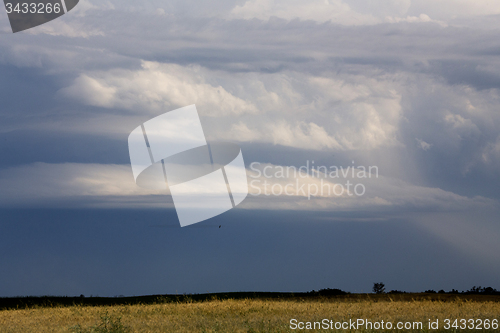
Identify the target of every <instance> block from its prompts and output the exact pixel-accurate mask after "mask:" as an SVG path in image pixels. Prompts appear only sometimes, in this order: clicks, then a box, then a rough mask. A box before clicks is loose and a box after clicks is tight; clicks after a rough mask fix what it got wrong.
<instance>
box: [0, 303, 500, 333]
mask: <svg viewBox="0 0 500 333" xmlns="http://www.w3.org/2000/svg"><path fill="white" fill-rule="evenodd" d="M105 312H108V315H109V316H110V317H114V318H117V317H121V318H122V319H121V321H122V323H123V324H124V325H126V326H128V327H129V328H130V330H131V332H300V330H292V329H290V324H289V322H290V319H292V318H296V319H297V320H299V321H304V322H306V321H321V320H322V319H324V318H327V319H330V320H334V321H349V319H353V320H355V319H358V318H362V319H369V320H372V321H381V320H384V322H387V321H392V322H394V323H395V322H398V321H412V322H413V321H421V322H423V323H424V328H426V325H427V323H428V320H429V319H431V320H435V319H439V320H440V322H441V323H442V321H443V320H444V319H446V318H453V319H455V318H459V319H460V318H464V319H469V318H482V319H490V320H492V319H497V320H500V303H499V302H493V301H485V302H480V301H474V300H461V299H458V298H457V299H455V300H452V301H432V300H396V301H391V300H390V299H388V300H384V301H377V300H371V299H350V300H339V299H335V298H333V299H293V300H261V299H246V300H231V299H230V300H212V301H206V302H199V303H164V304H152V305H126V306H103V307H90V306H89V307H87V306H72V307H59V308H34V309H23V310H4V311H0V332H9V333H17V332H37V333H38V332H39V333H44V332H71V330H70V327H74V326H75V325H77V324H80V325H81V327H83V328H88V327H91V326H92V325H95V324H97V323H99V320H100V317H101V315H102V314H104V313H105ZM441 326H442V325H441ZM441 328H442V327H441ZM313 331H314V330H309V331H308V332H313ZM394 331H396V330H394ZM424 331H428V330H424ZM481 331H483V332H484V331H486V330H484V329H483V330H481ZM499 331H500V330H496V332H499ZM379 332H380V330H379ZM433 332H436V331H435V330H434V331H433ZM448 332H450V331H448Z"/></svg>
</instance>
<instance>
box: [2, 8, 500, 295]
mask: <svg viewBox="0 0 500 333" xmlns="http://www.w3.org/2000/svg"><path fill="white" fill-rule="evenodd" d="M0 12H1V13H0V73H1V75H0V101H1V104H0V156H1V158H0V228H1V232H0V249H1V251H0V296H27V295H68V296H73V295H80V294H84V295H86V296H90V295H94V296H96V295H99V296H118V295H146V294H165V293H170V294H175V293H179V294H183V293H205V292H230V291H293V292H299V291H310V290H313V289H314V290H318V289H322V288H339V289H343V290H346V291H350V292H371V288H372V286H373V283H374V282H384V283H385V285H386V289H387V290H406V291H424V290H428V289H434V290H439V289H444V290H451V289H457V290H468V289H470V288H471V287H472V286H483V287H486V286H491V287H493V288H496V289H500V285H499V284H498V281H499V277H500V242H499V241H498V239H500V205H499V200H500V190H499V188H500V111H499V106H500V66H499V65H500V58H499V57H498V56H499V55H500V41H499V39H498V34H499V32H500V3H497V2H494V1H490V0H479V1H472V0H433V1H430V0H389V1H384V2H380V1H371V0H351V1H347V0H345V1H341V0H321V1H320V0H318V1H316V0H313V1H310V0H307V1H306V0H287V1H285V0H248V1H245V0H237V1H233V0H215V1H211V2H199V1H180V0H178V1H175V0H171V1H167V0H147V1H141V2H137V1H130V0H120V1H117V0H115V1H97V0H81V1H80V2H79V4H78V5H77V6H76V7H75V8H74V9H73V10H72V11H71V12H69V13H67V14H65V15H63V16H61V17H59V18H58V19H56V20H53V21H51V22H48V23H46V24H44V25H41V26H38V27H35V28H32V29H29V30H26V31H23V32H19V33H16V34H13V33H12V32H11V30H10V25H9V21H8V18H7V14H6V13H5V12H4V11H3V10H2V11H0ZM192 104H196V107H197V110H198V113H199V116H200V118H201V121H202V124H203V126H204V132H205V135H206V137H207V139H208V140H209V141H210V142H212V141H213V142H215V141H229V142H234V143H237V144H238V145H239V146H240V147H241V151H242V154H243V157H244V161H245V166H246V169H247V170H246V171H247V177H248V184H249V195H248V196H247V198H246V199H245V201H244V202H243V203H241V204H240V205H238V206H237V207H236V208H235V209H232V210H230V211H228V212H226V213H224V214H222V215H219V216H216V217H214V218H211V219H209V220H206V221H204V222H201V223H198V224H195V225H192V226H189V227H184V228H181V227H180V225H179V220H178V217H177V215H176V211H175V207H174V205H173V202H172V198H171V196H170V195H169V193H168V191H162V190H150V189H144V188H141V187H138V186H137V185H136V183H135V182H134V177H133V175H132V169H131V166H130V159H129V151H128V143H127V138H128V135H129V134H130V132H132V131H133V130H134V129H135V128H136V127H137V126H139V125H140V124H142V123H144V122H145V121H147V120H149V119H151V118H154V117H156V116H158V115H160V114H163V113H165V112H168V111H171V110H174V109H177V108H181V107H184V106H187V105H192ZM312 165H315V166H316V167H318V166H324V167H326V168H327V170H329V172H330V171H331V170H333V169H335V168H337V169H339V170H349V171H353V172H354V173H351V172H347V173H346V174H344V175H343V174H342V173H340V176H339V177H333V176H331V175H330V173H329V172H328V173H327V174H323V176H321V177H320V176H318V175H319V174H318V173H316V174H315V173H314V170H313V168H312ZM301 166H309V167H308V168H307V174H304V175H302V174H300V175H298V176H297V175H293V174H292V175H290V174H288V175H282V174H278V173H277V172H278V171H279V170H285V169H286V168H291V167H295V168H300V167H301ZM369 167H371V170H372V171H373V172H372V173H370V174H368V175H367V176H366V177H359V174H358V172H360V171H362V170H363V169H366V170H368V169H369ZM347 168H349V169H347ZM264 170H267V174H268V175H270V177H266V175H265V174H264V173H263V172H264ZM302 176H303V177H302ZM264 181H267V182H269V187H267V190H270V189H271V188H274V189H276V191H275V193H272V191H271V193H267V194H268V195H266V192H265V190H266V187H265V186H264ZM322 181H323V183H322ZM348 181H349V182H351V183H353V184H360V185H359V186H360V187H359V188H358V189H363V191H362V194H361V191H360V193H359V195H358V194H354V195H349V194H348V193H347V192H345V193H341V194H336V193H321V194H319V193H311V191H308V192H302V191H300V190H299V189H298V188H297V187H299V188H300V186H297V187H293V186H291V187H290V188H292V187H293V189H292V191H291V192H289V194H284V193H281V194H279V193H278V191H277V189H280V188H281V189H283V188H285V187H286V185H287V184H292V185H293V184H299V183H300V185H303V186H304V187H305V188H306V189H314V188H315V186H319V187H321V185H322V184H324V183H326V184H327V185H328V186H330V187H333V186H334V185H335V184H340V185H342V184H346V182H348ZM272 186H274V187H272ZM351 194H352V193H351ZM219 226H220V228H219Z"/></svg>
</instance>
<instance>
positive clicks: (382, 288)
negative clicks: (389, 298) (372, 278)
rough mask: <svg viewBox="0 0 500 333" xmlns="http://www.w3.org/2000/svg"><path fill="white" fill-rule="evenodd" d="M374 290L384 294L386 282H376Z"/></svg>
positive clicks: (376, 292)
mask: <svg viewBox="0 0 500 333" xmlns="http://www.w3.org/2000/svg"><path fill="white" fill-rule="evenodd" d="M372 290H373V292H374V293H375V294H383V293H384V292H385V284H383V283H382V282H375V283H374V284H373V289H372Z"/></svg>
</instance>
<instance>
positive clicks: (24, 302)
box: [0, 289, 500, 310]
mask: <svg viewBox="0 0 500 333" xmlns="http://www.w3.org/2000/svg"><path fill="white" fill-rule="evenodd" d="M471 290H473V289H471ZM226 299H235V300H238V299H262V300H268V301H280V300H291V301H301V300H310V301H311V300H312V301H314V300H316V301H322V302H328V301H332V302H357V301H358V302H359V301H366V300H369V301H372V302H387V301H421V300H430V301H441V302H450V301H456V300H464V301H476V302H487V301H489V302H500V292H497V291H496V290H495V292H494V293H482V292H471V291H470V290H469V291H467V292H461V293H459V292H457V291H452V292H439V293H438V292H435V291H432V290H428V291H427V292H424V293H407V292H401V291H396V290H393V291H391V292H388V293H380V294H351V293H348V292H345V291H342V290H339V289H322V290H319V291H314V290H313V291H311V292H303V293H289V292H231V293H210V294H184V295H148V296H133V297H93V296H92V297H85V296H83V295H81V296H80V297H68V296H62V297H61V296H39V297H35V296H29V297H6V298H0V310H9V309H26V308H40V307H66V306H75V305H79V306H113V305H136V304H161V303H192V302H206V301H212V300H226Z"/></svg>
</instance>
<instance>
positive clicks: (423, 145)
mask: <svg viewBox="0 0 500 333" xmlns="http://www.w3.org/2000/svg"><path fill="white" fill-rule="evenodd" d="M416 140H417V143H418V146H419V147H420V148H422V150H425V151H427V150H429V149H431V147H432V144H431V143H427V142H425V141H424V140H420V139H416Z"/></svg>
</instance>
